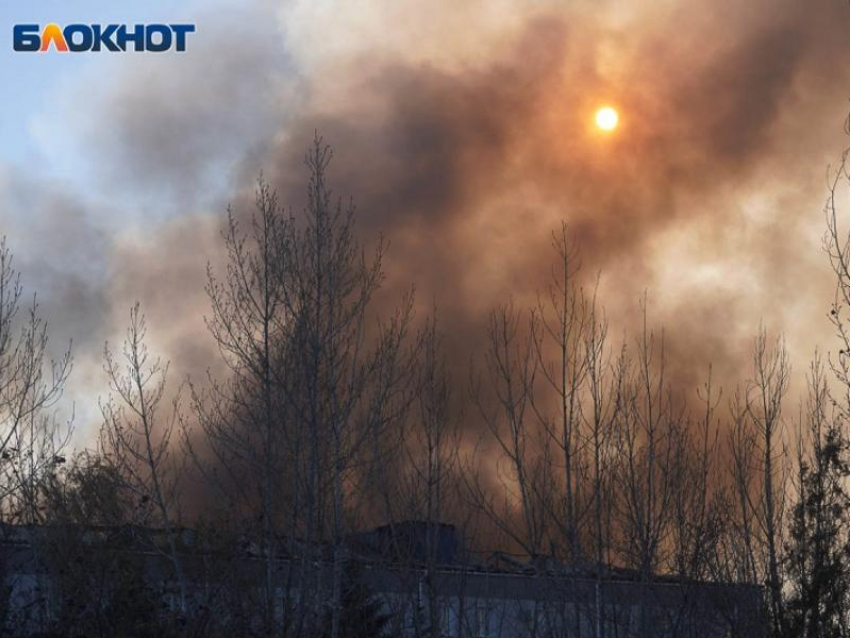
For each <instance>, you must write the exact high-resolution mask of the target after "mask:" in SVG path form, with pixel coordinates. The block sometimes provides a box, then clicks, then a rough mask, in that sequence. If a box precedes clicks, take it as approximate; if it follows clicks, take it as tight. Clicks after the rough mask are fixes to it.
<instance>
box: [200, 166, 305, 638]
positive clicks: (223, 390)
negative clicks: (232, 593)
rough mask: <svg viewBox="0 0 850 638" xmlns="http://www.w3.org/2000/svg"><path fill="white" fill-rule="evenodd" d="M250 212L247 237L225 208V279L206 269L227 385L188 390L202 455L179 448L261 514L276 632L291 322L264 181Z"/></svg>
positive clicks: (280, 246)
mask: <svg viewBox="0 0 850 638" xmlns="http://www.w3.org/2000/svg"><path fill="white" fill-rule="evenodd" d="M255 205H256V212H255V214H254V215H253V216H252V217H251V221H250V234H246V233H245V232H243V231H242V228H241V225H240V223H239V221H238V220H237V219H236V217H235V215H234V214H233V212H232V211H230V210H228V216H227V226H226V229H225V231H224V232H223V233H222V237H223V239H224V244H225V247H226V249H227V255H228V263H227V270H226V275H225V276H224V278H223V279H219V278H218V277H217V276H216V275H215V274H214V272H213V269H212V266H208V269H207V270H208V283H207V287H206V290H207V294H208V296H209V299H210V302H211V307H212V314H211V315H210V317H209V318H207V320H206V321H207V327H208V328H209V331H210V333H211V334H212V336H213V338H214V339H215V341H216V343H217V344H218V347H219V350H220V352H221V355H222V358H223V361H224V362H225V364H226V365H227V367H228V369H229V372H230V375H231V376H230V379H229V380H228V382H226V383H222V382H219V381H216V380H215V379H213V378H212V377H210V387H209V389H208V390H205V391H204V390H199V389H198V388H197V387H195V386H193V387H192V395H193V404H194V406H195V409H196V413H197V416H198V423H199V425H200V428H201V430H202V432H203V433H204V435H205V437H204V439H205V441H206V443H207V447H208V452H207V454H206V455H205V454H204V452H203V451H199V450H198V449H197V444H196V443H193V439H192V438H191V436H186V437H185V441H186V443H187V444H188V446H189V451H190V454H191V455H192V457H193V458H194V459H195V460H196V461H199V462H198V463H197V465H198V467H199V469H200V470H201V472H202V473H203V475H204V476H205V477H206V478H207V480H208V483H209V484H211V485H213V486H216V487H218V488H219V489H220V494H221V495H222V496H224V497H225V498H226V499H227V500H228V503H229V504H230V505H231V506H232V507H233V508H234V509H235V510H236V511H240V510H242V511H243V512H244V510H245V508H246V506H247V507H248V508H249V511H250V508H252V507H254V505H256V506H258V507H259V512H260V515H259V516H255V517H251V516H246V517H245V518H246V520H253V521H259V523H260V525H259V527H260V529H259V530H258V534H257V537H258V539H259V546H260V554H261V557H262V560H263V563H264V587H263V591H264V604H263V619H264V624H265V627H266V628H267V631H269V632H270V633H271V634H275V633H277V631H278V629H277V625H278V622H277V619H276V616H275V600H274V598H275V587H276V585H275V582H274V561H275V559H276V555H277V553H278V550H279V547H278V540H277V539H278V537H279V534H278V532H279V531H280V529H279V527H280V525H281V517H282V516H281V512H280V509H279V498H278V496H279V492H278V490H279V485H278V484H279V479H280V478H281V477H280V473H281V468H282V466H283V459H282V457H281V442H282V437H283V429H284V428H283V423H282V412H283V411H282V409H281V406H282V405H283V401H284V398H283V397H282V396H281V395H282V392H283V390H284V389H285V385H284V384H283V383H281V379H280V377H281V376H282V375H283V374H285V370H286V367H285V365H284V366H283V371H281V370H280V369H278V368H277V367H276V364H277V363H278V362H279V361H280V360H281V359H284V360H285V353H284V352H282V349H283V348H285V345H286V340H285V338H284V337H283V334H284V333H285V331H286V330H287V329H288V322H289V321H290V318H291V316H290V315H289V314H288V312H287V310H286V308H285V306H284V295H285V292H284V280H283V277H284V268H285V260H286V257H287V250H286V246H285V243H286V241H287V240H288V234H287V233H288V224H289V221H288V219H287V218H285V217H284V216H283V214H282V212H281V211H280V208H279V206H278V202H277V197H276V195H275V193H274V192H272V191H271V189H270V188H269V186H268V185H267V184H266V183H265V182H264V181H263V180H262V178H261V179H260V181H259V185H258V188H257V193H256V200H255ZM207 456H209V457H211V458H207ZM254 477H256V479H255V478H254ZM248 531H249V532H251V531H253V530H250V529H249V530H248Z"/></svg>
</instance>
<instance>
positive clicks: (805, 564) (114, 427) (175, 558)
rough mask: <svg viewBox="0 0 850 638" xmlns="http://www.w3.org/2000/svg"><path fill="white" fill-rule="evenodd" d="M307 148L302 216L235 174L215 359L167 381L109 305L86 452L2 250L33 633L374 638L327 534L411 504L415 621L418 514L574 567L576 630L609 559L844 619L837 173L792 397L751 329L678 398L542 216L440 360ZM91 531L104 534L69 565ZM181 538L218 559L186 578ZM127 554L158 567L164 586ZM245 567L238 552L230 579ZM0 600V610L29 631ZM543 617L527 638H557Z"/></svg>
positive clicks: (19, 510) (798, 623)
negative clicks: (519, 259) (543, 241)
mask: <svg viewBox="0 0 850 638" xmlns="http://www.w3.org/2000/svg"><path fill="white" fill-rule="evenodd" d="M330 161H331V152H330V150H329V148H328V147H327V146H325V145H324V143H323V142H322V141H321V139H320V138H317V139H316V140H315V143H314V144H313V146H312V147H311V148H310V149H308V151H307V154H306V157H305V168H306V172H307V175H308V179H307V184H306V188H307V198H306V201H307V204H306V206H305V208H304V210H301V211H297V212H288V211H287V210H286V209H285V208H284V207H283V206H282V205H281V204H280V202H279V201H278V198H277V194H276V193H275V191H274V190H273V189H272V188H271V187H270V186H269V185H268V184H266V183H265V182H263V181H262V179H261V180H260V181H259V182H258V186H257V190H256V200H255V207H254V210H253V212H252V213H250V214H248V213H247V212H246V211H238V212H234V211H229V212H228V215H227V219H226V223H225V226H224V231H223V233H222V241H223V244H224V246H225V248H226V251H227V262H226V264H224V266H223V267H221V268H220V267H218V266H213V265H210V266H209V267H208V283H207V287H206V290H207V294H208V297H209V303H210V311H209V313H208V314H207V322H206V328H207V329H208V330H209V332H210V334H211V335H212V337H213V338H214V340H215V342H216V344H217V346H218V349H219V353H220V357H221V361H222V362H223V363H224V369H225V370H226V374H224V375H223V376H221V377H216V376H214V375H212V374H211V375H210V376H209V378H206V379H198V378H194V379H190V380H187V381H186V382H185V383H184V382H183V380H179V379H173V378H170V377H173V374H171V375H170V374H169V371H170V367H169V364H168V363H167V362H163V361H161V360H160V359H159V358H158V357H157V356H156V354H155V353H153V352H151V351H150V349H149V345H148V326H147V324H146V322H145V318H144V313H143V309H142V308H141V307H140V306H139V305H138V304H137V305H135V306H134V307H133V308H132V309H131V310H130V313H129V322H128V330H127V334H126V340H125V341H124V343H123V344H121V345H119V346H118V347H117V348H116V347H115V346H113V345H110V344H107V345H106V347H105V348H104V370H105V372H106V384H105V385H104V388H103V394H102V396H103V398H102V401H101V409H102V413H103V426H102V429H101V431H100V437H99V441H98V445H97V446H96V448H95V449H92V450H88V451H85V452H82V453H78V454H77V455H73V456H72V455H71V451H70V449H69V440H70V439H69V437H70V424H69V423H68V422H65V421H63V420H62V419H61V418H60V417H59V416H58V415H57V414H56V413H55V412H54V410H53V406H54V405H55V403H56V401H57V399H58V398H59V397H60V396H61V394H62V391H63V388H64V385H65V382H66V380H67V378H68V375H69V374H70V371H71V355H70V352H67V353H66V354H64V355H63V356H62V357H61V358H60V359H59V360H57V361H49V360H48V358H47V344H48V330H47V324H46V323H45V321H44V320H43V319H42V318H41V317H40V315H39V309H38V304H37V303H36V302H35V299H33V301H32V303H31V304H27V305H25V304H24V300H25V297H24V292H23V288H22V286H21V284H20V281H19V275H18V273H17V271H16V270H15V268H14V264H13V261H12V255H11V251H10V250H9V249H8V248H7V247H6V244H5V242H4V243H2V244H0V515H2V522H3V523H4V526H3V528H2V529H3V533H4V535H5V536H4V538H6V539H8V538H11V537H12V536H14V534H15V533H16V530H19V529H21V528H22V526H31V527H30V528H28V529H36V527H35V526H37V529H40V530H42V531H40V532H38V533H35V532H33V536H32V538H33V539H35V540H34V541H33V548H34V549H33V551H34V552H37V553H38V559H39V560H40V561H42V562H43V564H44V565H46V568H45V574H46V575H45V578H48V577H49V578H52V579H54V580H55V582H57V583H59V585H58V589H59V591H60V592H61V597H62V601H61V603H59V606H58V607H57V608H61V610H62V613H61V614H60V615H58V616H54V617H52V618H50V619H49V620H43V624H44V626H42V627H40V630H41V631H42V635H128V636H129V635H153V634H154V633H155V634H157V635H163V634H165V635H175V636H177V635H180V636H187V635H198V636H199V635H213V636H216V635H220V636H230V635H258V636H259V635H262V636H330V637H332V638H339V637H342V636H355V635H356V636H367V635H380V632H382V631H383V632H386V633H387V635H393V633H394V632H395V631H396V629H397V628H394V627H393V624H392V623H393V622H395V621H394V620H393V618H391V617H388V616H386V615H385V610H382V609H381V607H380V605H377V604H376V603H375V601H374V599H373V596H372V593H371V592H370V591H368V588H366V587H365V586H364V584H363V582H362V580H361V579H360V577H359V575H358V573H357V569H356V565H354V564H353V563H352V561H351V560H350V559H349V555H348V552H349V549H348V545H347V543H346V539H347V538H350V537H352V535H356V534H357V533H358V532H362V531H363V530H365V529H367V528H370V527H374V526H376V525H386V529H387V530H388V532H387V533H388V538H389V541H388V542H389V545H388V551H391V552H392V554H393V555H394V556H396V557H398V556H403V555H404V550H405V548H404V547H402V545H401V540H400V539H401V536H400V534H397V531H396V530H398V529H400V528H401V527H402V526H403V524H404V523H405V522H406V521H412V520H413V521H419V522H422V523H423V524H424V529H425V530H426V534H425V537H424V538H425V541H424V548H423V552H422V556H420V557H419V560H420V563H421V564H422V565H423V567H422V570H423V572H422V573H423V574H424V577H423V578H422V581H421V591H422V594H421V600H423V601H427V604H425V605H424V606H423V607H422V609H419V610H417V611H416V612H415V613H413V615H412V616H411V618H412V620H411V622H412V623H413V625H414V629H415V633H416V635H418V636H429V637H432V638H436V637H437V636H442V635H444V634H443V633H442V630H441V625H442V622H443V621H442V618H443V616H444V614H443V611H442V607H441V606H442V605H443V604H444V602H443V599H442V596H441V592H440V588H439V579H438V577H437V567H438V563H439V560H440V551H441V545H440V543H441V540H440V538H439V526H438V524H439V523H451V524H453V525H455V526H456V527H457V528H458V529H460V530H461V531H462V533H463V537H464V538H465V540H466V542H467V544H468V546H469V549H470V550H488V551H493V550H501V551H503V552H505V554H506V555H511V554H512V555H514V556H515V557H517V558H518V559H522V560H527V561H529V562H530V563H531V564H543V562H546V561H548V563H547V564H552V565H561V566H564V568H565V569H566V568H570V569H580V570H583V572H584V573H587V574H590V575H591V577H592V579H593V581H594V583H595V588H594V592H595V593H594V598H593V601H592V602H590V603H589V608H588V617H589V618H591V619H592V622H591V623H590V626H591V627H592V629H591V633H590V634H589V635H592V636H594V637H598V638H601V637H603V636H607V635H609V632H608V630H607V629H606V627H607V624H606V620H605V616H604V614H605V613H606V612H605V609H606V607H609V606H610V605H611V604H612V603H615V602H616V601H610V600H605V599H604V596H605V591H607V590H606V589H605V588H604V587H603V584H604V583H605V581H606V579H609V578H611V573H612V568H614V567H616V568H621V569H627V570H631V571H630V573H632V574H634V577H635V578H636V579H638V580H640V581H645V582H647V583H649V582H651V581H653V580H656V579H657V578H658V577H659V576H662V575H664V576H667V577H670V578H675V579H676V581H677V582H679V583H682V584H683V585H687V584H688V583H696V582H703V581H708V582H716V583H755V584H760V585H762V586H763V587H764V613H765V619H766V623H767V626H768V628H769V631H770V633H771V635H774V636H846V635H850V581H848V573H850V507H848V506H850V501H848V498H850V495H848V492H847V478H848V474H850V464H848V463H850V459H848V456H847V455H848V438H847V437H848V418H850V328H848V323H847V321H848V320H847V313H848V308H850V239H848V235H846V234H844V233H845V231H844V230H843V228H842V227H841V226H840V214H839V210H838V208H837V204H836V192H837V190H838V189H839V187H840V186H841V184H842V183H844V180H846V179H847V178H848V174H847V172H846V171H845V166H844V164H843V163H842V164H841V166H840V167H839V170H838V171H837V172H836V173H835V175H834V179H835V181H834V182H833V184H832V189H831V192H830V196H829V199H828V202H827V207H826V214H827V220H826V221H827V234H826V239H825V247H826V254H827V256H828V259H829V260H830V263H831V265H832V268H833V272H834V276H835V282H836V288H835V291H836V292H835V299H834V301H833V304H832V307H831V308H829V309H827V310H828V311H829V312H830V318H831V320H832V323H833V325H834V327H835V330H836V333H837V335H838V340H839V350H838V353H837V354H834V355H833V354H831V355H829V356H827V357H826V358H824V357H823V356H822V355H818V354H815V355H814V358H813V362H812V365H811V368H810V369H809V370H808V372H807V373H806V372H805V371H803V374H807V386H808V394H807V398H806V401H805V402H804V404H803V405H802V406H801V407H799V409H798V406H795V405H789V401H788V397H787V394H788V388H789V381H790V379H791V375H792V373H794V374H799V372H794V371H792V370H791V369H790V366H789V364H788V355H787V351H786V346H785V344H784V341H783V340H782V338H781V337H775V336H771V335H770V334H769V332H768V331H767V330H766V329H765V328H763V327H756V331H755V332H756V334H755V337H754V339H753V345H752V367H751V369H749V370H742V371H741V374H742V380H741V383H740V385H739V386H738V387H737V388H725V389H721V388H719V387H718V385H717V383H716V380H715V379H713V378H712V372H711V367H710V362H708V361H706V362H705V366H706V367H705V370H706V372H705V379H704V382H703V384H702V386H701V387H700V388H694V389H693V393H692V395H690V396H680V395H679V394H678V393H677V391H676V390H675V389H674V388H675V384H673V383H671V381H672V380H671V378H670V371H669V369H668V361H667V353H666V351H665V332H664V329H663V328H661V327H655V326H653V324H652V308H651V306H650V304H649V303H648V302H647V298H646V296H644V297H643V299H642V300H641V301H640V302H639V307H640V311H641V312H640V313H639V314H638V320H637V325H635V326H632V327H631V332H630V333H629V334H628V335H627V336H626V337H625V338H624V339H623V340H620V339H619V338H616V337H615V336H614V335H613V334H612V333H611V331H610V330H609V325H608V321H607V318H606V314H605V310H604V307H605V306H604V300H603V299H601V298H600V296H599V294H598V286H594V285H590V286H589V287H587V286H586V282H587V281H588V279H587V278H586V277H583V276H582V273H580V246H577V245H575V244H574V243H573V240H572V238H571V236H570V231H569V227H568V225H566V224H564V225H562V226H561V227H560V228H557V229H555V231H554V232H553V234H552V264H553V268H552V271H551V279H550V280H549V281H548V282H543V283H542V288H541V291H540V293H539V295H538V300H537V303H536V304H534V305H533V307H529V308H524V307H519V306H518V305H517V304H516V303H515V302H513V301H511V300H505V302H504V304H503V305H501V306H500V307H498V308H494V309H492V312H491V313H490V315H489V316H488V317H482V325H483V326H484V328H483V330H485V331H486V342H487V347H486V349H485V350H484V351H483V352H479V353H476V356H474V357H473V361H472V362H471V364H470V366H469V369H468V370H457V369H450V367H449V366H448V364H447V359H446V353H445V352H444V341H443V336H442V333H441V326H442V324H441V323H440V321H439V299H437V300H436V302H435V304H436V305H435V306H434V307H433V310H431V311H430V312H429V313H427V315H426V316H423V314H422V313H419V314H417V313H416V312H415V311H414V309H415V308H416V304H415V298H414V295H413V291H412V289H411V291H410V292H409V293H408V294H405V295H403V296H402V297H401V298H399V299H396V300H394V302H395V306H394V307H393V309H392V310H390V311H387V308H388V305H387V303H386V301H385V300H384V301H382V302H381V304H380V308H378V305H377V303H376V299H377V297H378V295H379V294H380V292H381V285H382V283H383V280H384V268H385V265H386V267H388V268H389V267H391V263H390V262H389V261H388V259H389V258H387V244H386V243H385V241H384V240H383V238H374V237H369V238H363V239H362V240H361V238H360V236H359V235H358V233H357V228H356V217H357V215H356V210H355V208H354V206H353V205H352V204H349V205H345V204H344V203H343V201H342V200H340V199H339V198H337V197H336V196H335V195H334V194H333V193H332V191H331V189H330V186H329V185H328V181H327V179H328V178H327V175H328V173H327V171H328V166H329V164H330ZM361 241H366V242H370V243H368V244H364V243H361ZM367 245H368V246H370V247H371V248H369V249H367V248H366V246H367ZM385 262H387V263H386V264H385ZM411 283H415V282H411ZM178 384H179V385H181V387H180V389H179V390H175V389H174V387H173V386H176V385H178ZM469 424H477V425H478V426H480V427H478V428H477V429H476V428H475V427H471V426H470V425H469ZM189 500H192V501H195V502H197V501H201V502H203V504H204V507H203V508H202V511H203V513H202V514H200V513H198V509H199V508H197V507H196V506H195V507H187V501H189ZM196 504H197V503H194V505H196ZM93 530H94V531H93ZM92 533H98V534H102V535H104V536H103V537H104V538H106V539H107V540H108V546H109V551H102V552H99V553H98V552H95V553H94V554H92V552H91V551H90V549H91V546H90V545H87V543H88V542H89V541H90V537H91V534H92ZM199 547H203V548H204V551H209V552H215V553H216V555H217V556H219V557H221V558H222V560H223V561H224V562H223V563H221V564H222V565H225V567H226V569H225V570H224V572H223V573H218V574H217V575H216V581H215V582H216V586H215V587H207V588H206V589H204V590H203V591H202V592H199V591H191V592H190V590H191V589H192V583H191V582H190V581H191V580H192V579H191V578H190V577H189V576H188V575H187V574H188V573H189V571H190V570H194V572H193V573H197V570H198V569H199V568H198V566H197V564H198V560H197V556H196V555H195V554H196V553H197V551H198V548H199ZM138 552H149V553H153V554H155V555H158V556H160V557H161V558H162V559H163V561H164V562H163V564H164V565H167V574H165V575H163V577H162V579H161V581H160V585H161V587H162V588H164V591H152V590H151V587H150V585H149V583H148V581H146V580H145V576H144V573H143V569H142V568H141V567H140V566H139V564H138V563H137V561H135V560H134V558H133V557H134V556H135V555H136V553H138ZM246 556H250V557H251V560H252V561H253V563H252V564H254V563H256V564H259V565H261V569H260V570H259V571H256V572H250V573H248V572H246V571H245V569H244V564H245V561H246V558H245V557H246ZM281 557H286V558H287V559H288V560H287V561H286V568H285V569H284V568H283V567H282V566H281V560H280V558H281ZM410 560H411V561H413V557H412V556H411V557H410ZM541 561H542V562H541ZM281 570H283V571H281ZM541 573H542V572H541ZM416 577H417V578H418V576H416ZM541 577H542V576H541ZM281 578H283V579H284V580H285V583H286V585H285V586H284V587H283V588H282V589H281V587H280V586H279V585H278V583H279V582H280V580H281ZM293 590H294V591H297V595H293V594H291V593H287V592H291V591H293ZM163 596H165V598H166V599H167V600H169V601H171V602H170V604H169V605H168V606H167V608H165V609H163V608H162V605H161V601H162V600H163ZM190 599H191V602H190ZM3 610H4V613H6V614H7V625H6V626H8V627H14V626H16V623H18V624H17V626H19V627H23V626H24V625H25V620H24V619H23V618H15V617H12V616H11V614H13V613H14V614H18V613H21V612H20V611H19V610H18V611H15V610H13V609H12V607H10V606H9V605H5V606H4V607H3ZM222 610H226V612H225V613H223V612H222ZM420 612H421V613H420ZM542 618H544V616H540V617H539V616H538V614H537V613H535V614H533V615H532V617H531V621H530V625H529V627H528V635H530V636H549V635H554V634H552V631H551V627H552V626H553V625H552V623H551V622H545V621H544V620H542ZM641 622H644V621H643V620H639V624H640V623H641ZM646 622H648V619H647V620H646ZM638 629H640V627H638ZM682 631H684V629H683V630H682ZM470 632H471V629H470ZM465 635H472V634H471V633H469V632H468V633H467V634H465ZM569 635H573V634H569ZM575 635H577V634H575ZM688 635H690V634H688Z"/></svg>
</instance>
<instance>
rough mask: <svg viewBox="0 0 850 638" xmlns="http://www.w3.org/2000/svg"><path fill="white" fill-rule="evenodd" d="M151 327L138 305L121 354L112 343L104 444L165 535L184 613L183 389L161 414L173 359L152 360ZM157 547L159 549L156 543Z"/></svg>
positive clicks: (144, 512)
mask: <svg viewBox="0 0 850 638" xmlns="http://www.w3.org/2000/svg"><path fill="white" fill-rule="evenodd" d="M146 337H147V325H146V323H145V317H144V315H142V314H141V311H140V306H139V304H138V303H136V304H135V305H134V306H133V307H132V309H131V310H130V325H129V327H128V329H127V337H126V339H125V341H124V344H123V346H122V349H121V355H120V358H116V355H115V353H114V352H113V350H112V349H111V348H110V347H109V344H108V343H107V344H106V345H105V346H104V350H103V358H104V370H105V371H106V374H107V376H108V377H109V386H110V390H111V394H110V396H109V397H108V398H107V399H106V400H104V401H101V403H100V408H101V412H102V413H103V419H104V424H103V427H102V428H101V434H100V445H101V449H102V452H103V454H104V455H105V456H106V457H107V458H109V459H110V462H111V463H112V464H113V466H114V467H115V469H116V471H117V473H118V476H119V477H120V480H121V481H122V483H123V484H124V486H125V487H126V488H127V489H128V490H129V491H130V492H131V493H132V494H134V495H135V498H136V499H138V502H139V507H138V509H137V510H136V511H137V514H140V515H141V521H142V522H144V523H146V524H149V525H153V526H154V527H158V528H161V529H162V530H163V531H164V533H165V538H166V543H167V549H166V550H165V551H164V553H165V555H166V557H167V559H168V560H169V562H170V563H171V568H172V570H173V577H174V580H175V582H176V583H177V586H178V594H179V605H180V612H181V614H186V612H187V611H188V607H187V600H186V580H185V578H184V575H183V565H182V560H181V557H180V554H179V552H178V529H177V526H176V522H175V521H176V518H175V517H176V516H177V515H178V512H179V493H178V474H179V471H180V468H181V464H180V461H179V460H177V461H176V460H175V459H174V458H173V457H172V453H171V443H172V435H173V434H174V432H175V427H176V425H177V424H178V422H179V415H180V403H179V397H180V393H179V390H178V393H177V395H176V397H175V398H174V400H173V403H172V407H171V410H170V413H168V414H166V415H165V416H164V417H163V416H162V415H161V404H162V402H163V398H164V395H165V392H166V387H167V381H168V367H169V364H168V363H164V364H163V363H162V362H161V361H160V360H159V359H158V358H157V359H153V358H151V355H150V352H149V351H148V347H147V344H146ZM153 549H154V550H160V547H159V545H158V544H157V543H153Z"/></svg>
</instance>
